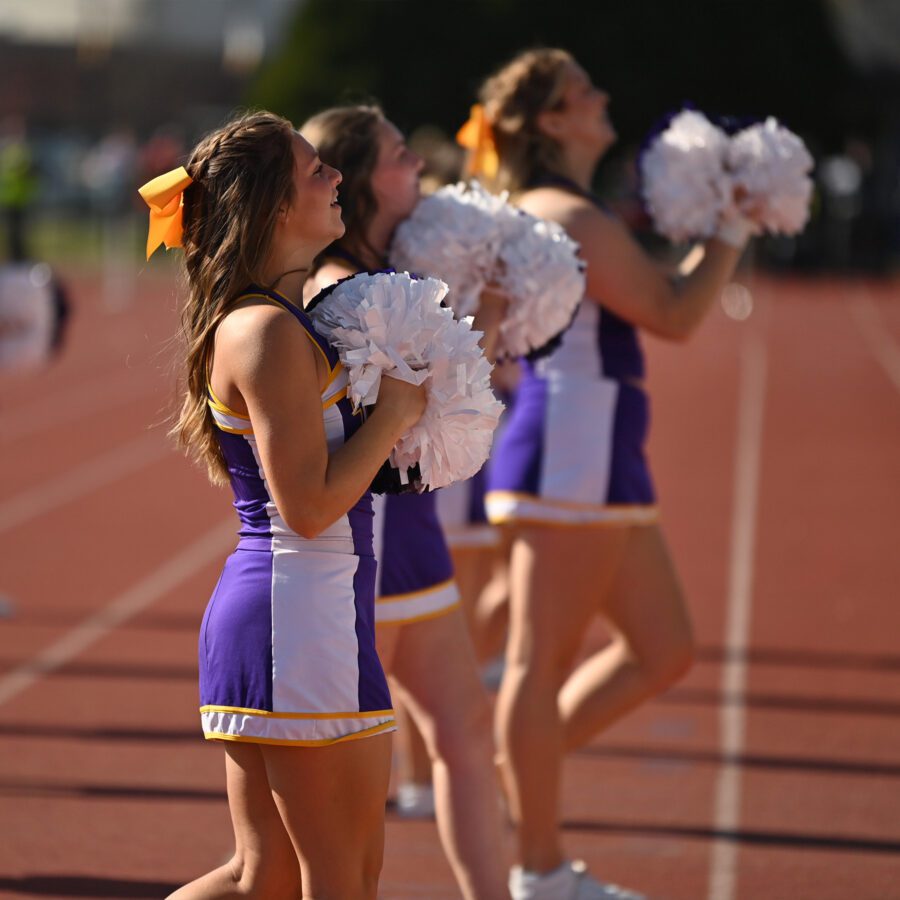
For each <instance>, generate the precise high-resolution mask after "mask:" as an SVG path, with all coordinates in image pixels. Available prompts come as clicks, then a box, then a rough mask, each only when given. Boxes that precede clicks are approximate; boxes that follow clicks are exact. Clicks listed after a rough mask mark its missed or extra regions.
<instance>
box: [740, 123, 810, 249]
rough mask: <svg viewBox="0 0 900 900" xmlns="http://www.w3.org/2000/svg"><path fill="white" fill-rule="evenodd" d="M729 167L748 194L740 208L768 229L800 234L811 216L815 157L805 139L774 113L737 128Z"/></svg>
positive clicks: (745, 195)
mask: <svg viewBox="0 0 900 900" xmlns="http://www.w3.org/2000/svg"><path fill="white" fill-rule="evenodd" d="M727 163H728V168H729V169H730V170H731V177H732V180H733V182H734V184H735V186H736V187H738V188H739V189H741V193H742V194H743V195H744V196H743V197H742V198H741V200H740V203H739V205H740V208H741V211H742V212H743V213H744V215H746V216H747V217H748V218H750V219H752V220H753V221H755V222H756V223H758V224H759V225H761V226H762V227H763V228H765V229H766V230H767V231H771V232H774V233H776V234H779V233H780V234H797V233H798V232H800V231H802V230H803V228H804V226H805V225H806V221H807V219H808V218H809V201H810V197H811V196H812V188H813V186H812V180H811V179H810V177H809V172H810V170H811V169H812V166H813V160H812V157H811V156H810V154H809V151H808V150H807V149H806V145H805V144H804V143H803V141H802V140H801V139H800V138H799V137H798V136H797V135H796V134H794V133H793V132H792V131H789V130H788V129H787V128H785V127H784V126H783V125H780V124H779V122H778V120H777V119H774V118H772V117H769V118H768V119H766V121H765V122H760V123H757V124H756V125H752V126H751V127H749V128H745V129H744V130H743V131H740V132H738V133H737V134H735V135H734V136H733V137H732V138H731V141H730V144H729V147H728V153H727Z"/></svg>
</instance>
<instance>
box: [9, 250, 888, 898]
mask: <svg viewBox="0 0 900 900" xmlns="http://www.w3.org/2000/svg"><path fill="white" fill-rule="evenodd" d="M66 277H67V279H68V280H69V282H70V285H71V288H72V291H73V295H74V302H75V307H76V311H75V317H74V321H73V326H72V329H71V333H70V335H69V341H68V345H67V347H66V349H65V352H64V354H63V356H62V357H61V358H60V359H59V360H58V361H57V362H55V363H54V364H53V365H52V366H50V367H48V368H47V369H46V370H45V371H42V372H39V373H37V374H34V375H32V376H30V377H27V378H21V377H20V378H16V379H14V380H13V379H9V378H4V379H3V380H2V381H0V447H2V458H3V466H2V477H0V540H2V551H0V552H2V560H3V563H2V568H0V594H2V595H3V604H2V616H3V617H2V618H0V822H2V825H0V829H2V840H0V897H10V898H12V897H16V898H34V897H44V898H48V897H56V898H70V897H97V898H101V897H104V898H105V897H117V898H142V897H153V898H156V897H163V896H165V895H166V894H167V893H168V892H169V891H170V890H171V889H173V888H175V887H176V886H178V885H179V884H182V883H184V882H185V881H187V880H190V879H191V878H193V877H195V876H196V875H198V874H200V873H201V872H203V871H206V870H207V869H209V868H212V867H213V866H216V865H218V864H219V863H221V862H222V861H223V860H224V859H225V858H226V857H227V855H228V853H229V850H230V847H231V831H230V824H229V820H228V815H227V809H226V804H225V797H224V766H223V754H222V751H221V748H220V747H218V746H216V745H210V744H206V743H205V742H204V741H203V740H202V736H201V734H200V730H199V722H198V714H197V685H196V634H197V630H198V625H199V621H200V617H201V615H202V612H203V609H204V606H205V604H206V600H207V598H208V596H209V593H210V591H211V589H212V587H213V585H214V583H215V580H216V577H217V574H218V569H219V567H220V565H221V562H222V560H223V558H224V557H225V556H226V555H227V553H228V552H229V550H230V547H231V546H232V544H233V542H234V530H235V523H234V521H233V519H232V513H231V509H230V505H229V498H228V496H227V495H226V493H225V492H222V491H218V490H215V489H213V488H212V487H210V486H208V485H207V483H206V481H205V478H204V476H203V475H202V473H201V472H199V471H198V470H197V469H194V468H192V467H191V466H190V465H189V464H188V463H187V462H186V461H185V460H184V459H183V458H181V457H180V456H179V455H178V454H177V453H176V452H175V451H174V450H173V449H172V447H171V445H170V444H169V443H168V441H167V439H166V437H165V427H163V425H162V424H161V423H163V422H164V421H165V418H166V415H167V413H168V411H169V405H170V403H171V390H172V384H173V377H172V373H171V367H170V355H171V351H170V349H167V346H166V340H167V338H169V337H170V336H171V335H172V334H173V333H174V331H175V326H176V313H175V287H174V284H175V282H174V279H173V277H172V276H171V273H170V271H169V270H168V269H167V268H166V267H164V266H157V267H149V268H148V269H147V270H145V271H144V272H143V273H141V274H140V276H139V277H138V278H137V280H136V282H135V284H134V285H133V291H132V292H131V294H132V295H131V298H130V300H128V299H127V298H125V299H123V298H121V297H119V298H116V302H109V301H108V300H104V290H103V288H102V284H101V279H100V278H99V277H96V276H94V275H92V274H90V273H84V272H81V273H79V272H70V273H66ZM740 280H741V281H742V282H743V283H744V284H746V285H747V286H748V287H749V289H750V291H751V292H752V299H753V312H752V314H751V315H750V316H749V318H746V319H743V320H737V319H734V318H731V317H729V316H728V315H727V314H726V312H725V311H724V310H723V307H721V306H717V307H716V309H715V310H714V311H713V312H712V314H711V315H710V317H709V319H708V321H707V322H706V323H704V325H703V327H702V328H701V329H700V331H699V332H698V334H697V335H696V336H695V337H694V338H693V339H692V340H691V342H689V343H688V344H686V345H681V346H675V345H666V344H663V343H661V342H658V341H654V340H652V339H650V340H647V341H646V346H647V351H648V358H649V371H650V375H649V387H650V393H651V396H652V399H653V404H654V424H653V434H652V440H651V446H650V454H651V461H652V465H653V469H654V472H655V476H656V479H657V486H658V490H659V494H660V498H661V503H662V509H663V521H664V526H665V529H666V533H667V536H668V539H669V542H670V545H671V547H672V550H673V554H674V557H675V560H676V563H677V565H678V568H679V571H680V573H681V576H682V579H683V581H684V584H685V587H686V589H687V593H688V595H689V598H690V605H691V609H692V613H693V616H694V620H695V625H696V636H697V643H698V658H697V662H696V665H695V666H694V668H693V670H692V671H691V673H690V674H689V676H688V677H687V678H686V679H685V680H684V681H683V682H682V683H681V684H679V685H678V686H677V687H675V688H674V689H672V690H671V691H669V692H668V693H667V694H665V695H664V696H662V697H660V698H659V699H658V700H656V701H654V702H652V703H649V704H647V705H646V706H645V707H644V708H642V709H640V710H639V711H637V712H635V713H634V714H632V715H631V716H629V717H628V718H627V719H626V720H625V721H623V722H622V723H621V724H619V725H617V726H616V727H614V728H613V729H612V730H610V731H609V732H608V733H606V734H605V735H603V736H602V737H600V738H598V739H597V740H596V741H595V742H594V743H593V744H592V745H590V746H589V747H587V748H586V749H584V750H583V751H581V752H579V753H577V754H576V755H574V756H572V757H571V759H570V760H569V761H568V762H567V766H566V771H565V779H564V792H563V812H564V819H565V823H566V843H567V848H568V850H569V851H570V853H571V855H572V856H574V857H581V858H584V859H585V860H586V861H587V862H588V864H589V865H590V867H591V869H592V870H593V871H595V872H596V873H597V874H599V875H600V876H601V877H603V878H604V879H608V880H611V881H616V882H619V883H622V884H626V885H629V886H631V887H634V888H637V889H640V890H643V891H645V892H646V893H647V894H648V895H649V896H651V897H652V898H655V900H758V898H765V900H848V898H850V900H892V898H900V646H898V638H900V604H898V600H900V546H898V534H900V452H898V448H900V283H897V282H865V281H858V282H857V281H837V280H773V279H771V278H767V277H761V276H759V277H751V276H750V275H746V276H744V277H742V278H741V279H740ZM126 287H127V285H126ZM106 294H107V296H108V291H106ZM744 299H745V300H746V297H745V298H744ZM602 640H604V637H603V632H602V629H601V628H600V627H599V626H598V628H597V630H596V632H595V633H592V634H591V636H590V644H591V645H597V644H598V643H599V642H601V641H602ZM380 896H381V897H382V898H385V900H412V898H429V900H443V898H448V900H449V898H453V897H456V896H457V893H456V891H455V889H454V886H453V881H452V878H451V875H450V871H449V869H448V867H447V864H446V863H445V862H444V859H443V856H442V854H441V851H440V847H439V845H438V840H437V833H436V830H435V827H434V825H433V823H431V822H411V821H404V820H400V819H397V818H395V817H393V816H392V815H391V814H389V816H388V830H387V846H386V851H385V865H384V871H383V876H382V882H381V890H380Z"/></svg>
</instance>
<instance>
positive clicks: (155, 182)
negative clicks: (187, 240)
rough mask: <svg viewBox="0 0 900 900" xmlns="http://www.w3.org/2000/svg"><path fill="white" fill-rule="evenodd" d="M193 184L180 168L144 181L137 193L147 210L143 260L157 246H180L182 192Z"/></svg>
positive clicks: (149, 255) (150, 254)
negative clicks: (148, 212)
mask: <svg viewBox="0 0 900 900" xmlns="http://www.w3.org/2000/svg"><path fill="white" fill-rule="evenodd" d="M193 181H194V179H193V178H191V176H190V175H188V173H187V169H185V167H184V166H179V167H178V168H177V169H172V171H171V172H166V173H165V174H164V175H158V176H157V177H156V178H154V179H152V180H151V181H148V182H147V183H146V184H145V185H144V186H143V187H142V188H140V189H139V191H138V193H139V194H140V195H141V197H143V199H144V202H145V203H146V204H147V206H149V207H150V230H149V231H148V233H147V259H150V257H151V256H152V255H153V251H154V250H156V248H157V247H158V246H159V245H160V244H163V243H164V244H165V245H166V249H167V250H171V249H172V247H180V246H181V227H182V226H181V215H182V209H183V208H184V196H183V193H184V189H185V188H186V187H187V186H188V185H189V184H192V183H193Z"/></svg>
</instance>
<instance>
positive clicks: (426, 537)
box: [301, 106, 509, 900]
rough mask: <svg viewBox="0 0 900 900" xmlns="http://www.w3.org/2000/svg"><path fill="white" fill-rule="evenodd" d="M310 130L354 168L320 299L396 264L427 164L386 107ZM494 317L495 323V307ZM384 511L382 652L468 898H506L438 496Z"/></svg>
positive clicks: (349, 113) (470, 656)
mask: <svg viewBox="0 0 900 900" xmlns="http://www.w3.org/2000/svg"><path fill="white" fill-rule="evenodd" d="M301 133H302V134H303V135H305V136H306V137H307V138H308V139H309V140H310V141H311V142H313V143H314V144H315V145H316V146H317V147H318V148H319V153H320V154H321V156H322V158H323V159H324V160H326V161H327V162H328V163H329V164H331V165H334V166H339V167H341V169H342V171H344V172H345V177H344V181H343V183H342V184H341V188H340V192H339V194H340V202H341V206H342V208H343V216H344V222H345V225H346V232H345V234H344V235H343V237H341V238H340V239H338V240H336V241H335V242H334V243H332V244H331V245H330V246H329V247H328V248H327V250H325V252H324V253H323V254H322V255H321V257H320V258H319V260H318V262H317V269H316V271H315V273H314V277H313V278H312V279H311V283H310V285H309V287H308V289H307V293H308V294H313V293H315V291H316V290H317V289H322V288H325V287H326V286H327V285H329V284H331V283H333V282H335V281H337V280H338V279H340V278H344V277H346V276H348V275H352V274H354V273H356V272H361V271H367V270H369V271H371V270H377V269H382V268H384V267H385V266H386V265H387V263H386V259H385V257H386V254H387V250H388V246H389V243H390V240H391V237H392V235H393V232H394V230H395V228H396V227H397V225H398V224H399V223H400V222H402V221H403V220H404V219H405V218H407V217H408V216H409V214H410V213H411V212H412V210H413V208H414V207H415V205H416V203H417V201H418V199H419V173H420V171H421V169H422V160H421V158H420V157H419V156H418V155H416V154H415V153H413V152H412V151H411V150H410V149H409V148H408V147H407V146H406V143H405V141H404V139H403V136H402V135H401V133H400V132H399V131H398V129H397V128H396V127H395V126H394V125H393V124H391V123H390V122H389V121H387V120H386V119H385V117H384V115H383V114H382V112H381V110H380V109H378V108H377V107H372V106H349V107H337V108H333V109H329V110H326V111H325V112H322V113H320V114H318V115H317V116H315V117H313V118H312V119H310V120H309V121H308V122H307V123H306V124H305V125H304V126H303V127H302V128H301ZM423 274H427V273H423ZM496 305H497V306H499V303H498V304H496ZM491 315H492V316H493V318H494V319H496V318H497V316H496V315H494V310H493V308H492V312H491ZM492 333H494V334H495V330H493V331H492ZM377 518H378V519H380V527H379V525H378V524H376V541H377V540H378V539H379V537H378V536H379V535H380V541H381V546H380V550H379V552H378V554H377V555H378V559H379V590H378V600H377V602H376V605H375V621H376V624H377V626H378V629H377V630H378V648H379V653H380V655H381V658H382V661H383V662H384V665H385V668H386V669H387V670H388V672H389V673H390V675H391V676H392V681H393V685H394V693H395V695H396V696H397V697H398V699H399V700H400V701H402V704H403V705H404V706H405V707H406V708H407V710H408V711H409V713H410V715H411V716H412V718H413V720H414V722H415V724H416V725H417V727H418V729H419V731H420V733H421V735H422V737H423V739H424V741H425V745H426V747H427V749H428V752H429V755H430V757H431V761H432V777H433V783H434V792H435V812H436V816H437V823H438V829H439V831H440V835H441V840H442V843H443V846H444V850H445V852H446V854H447V858H448V860H449V861H450V865H451V867H452V868H453V871H454V874H455V876H456V879H457V881H458V883H459V886H460V890H461V891H462V893H463V896H465V897H466V898H469V900H473V898H484V900H487V898H498V897H508V896H509V893H508V890H507V887H506V883H505V881H506V878H505V864H504V853H503V847H502V830H501V817H500V809H499V804H498V794H497V785H496V781H495V774H494V765H493V744H492V739H491V730H490V727H491V726H490V719H491V716H490V708H489V705H488V702H487V697H486V695H485V692H484V689H483V687H482V685H481V682H480V681H479V677H478V669H477V664H476V661H475V656H474V653H473V650H472V645H471V641H470V639H469V636H468V634H467V632H466V625H465V620H464V617H463V614H462V612H461V610H460V607H459V592H458V590H457V587H456V584H455V582H454V580H453V568H452V564H451V561H450V555H449V551H448V549H447V544H446V541H445V539H444V535H443V532H442V530H441V527H440V524H439V523H438V520H437V515H436V511H435V494H433V493H425V494H403V495H391V496H387V497H385V498H384V505H383V509H382V514H381V515H380V516H378V517H377Z"/></svg>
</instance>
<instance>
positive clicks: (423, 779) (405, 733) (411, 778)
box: [394, 691, 431, 784]
mask: <svg viewBox="0 0 900 900" xmlns="http://www.w3.org/2000/svg"><path fill="white" fill-rule="evenodd" d="M394 713H395V714H396V716H397V735H396V738H395V739H394V753H395V754H396V756H397V758H398V761H399V764H398V767H397V768H398V775H399V777H400V783H401V784H431V757H430V756H429V755H428V748H427V747H426V746H425V741H424V740H423V739H422V735H421V734H420V733H419V729H418V726H417V725H416V722H415V719H413V718H412V717H411V716H410V714H409V711H408V710H407V708H406V704H404V702H403V700H402V699H401V698H400V695H399V694H396V691H395V696H394Z"/></svg>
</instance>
